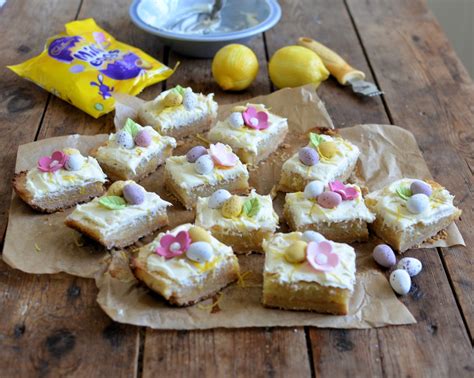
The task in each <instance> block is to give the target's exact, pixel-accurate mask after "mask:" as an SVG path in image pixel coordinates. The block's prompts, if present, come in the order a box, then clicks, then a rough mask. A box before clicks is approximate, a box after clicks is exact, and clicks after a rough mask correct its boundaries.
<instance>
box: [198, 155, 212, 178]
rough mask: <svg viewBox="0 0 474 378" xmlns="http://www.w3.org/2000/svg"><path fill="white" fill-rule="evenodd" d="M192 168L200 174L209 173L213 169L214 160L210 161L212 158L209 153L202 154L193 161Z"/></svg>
mask: <svg viewBox="0 0 474 378" xmlns="http://www.w3.org/2000/svg"><path fill="white" fill-rule="evenodd" d="M194 168H195V169H196V172H197V173H199V174H201V175H206V174H208V173H211V172H212V170H213V169H214V162H213V161H212V158H211V157H210V156H209V155H202V156H201V157H199V158H198V159H197V160H196V162H195V163H194Z"/></svg>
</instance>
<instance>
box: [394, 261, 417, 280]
mask: <svg viewBox="0 0 474 378" xmlns="http://www.w3.org/2000/svg"><path fill="white" fill-rule="evenodd" d="M397 268H398V269H404V270H406V271H407V273H408V275H409V276H410V277H415V276H416V275H417V274H418V273H420V272H421V269H423V265H422V264H421V261H420V260H418V259H415V258H414V257H404V258H403V259H400V261H399V262H398V264H397Z"/></svg>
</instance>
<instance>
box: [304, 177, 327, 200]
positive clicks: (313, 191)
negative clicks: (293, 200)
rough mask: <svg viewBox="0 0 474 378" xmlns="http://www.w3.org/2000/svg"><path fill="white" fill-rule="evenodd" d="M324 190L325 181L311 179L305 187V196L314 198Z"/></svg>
mask: <svg viewBox="0 0 474 378" xmlns="http://www.w3.org/2000/svg"><path fill="white" fill-rule="evenodd" d="M323 192H324V183H323V182H322V181H317V180H315V181H311V182H310V183H308V184H307V185H306V186H305V188H304V198H306V199H313V198H317V197H318V196H319V195H320V194H321V193H323Z"/></svg>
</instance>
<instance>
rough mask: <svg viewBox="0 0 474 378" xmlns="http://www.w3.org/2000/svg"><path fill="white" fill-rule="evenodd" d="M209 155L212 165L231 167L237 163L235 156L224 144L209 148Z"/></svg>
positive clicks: (212, 145)
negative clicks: (212, 161)
mask: <svg viewBox="0 0 474 378" xmlns="http://www.w3.org/2000/svg"><path fill="white" fill-rule="evenodd" d="M209 154H210V155H211V157H212V160H214V163H216V164H217V165H220V166H222V167H233V166H234V165H236V164H237V162H238V161H239V158H238V157H237V155H236V154H234V153H233V152H232V151H229V149H228V148H227V147H226V145H225V144H222V143H217V144H211V145H210V146H209Z"/></svg>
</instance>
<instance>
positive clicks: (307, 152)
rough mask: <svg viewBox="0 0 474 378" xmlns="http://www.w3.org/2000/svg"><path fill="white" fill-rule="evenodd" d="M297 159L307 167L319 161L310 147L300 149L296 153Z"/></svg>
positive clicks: (316, 154)
mask: <svg viewBox="0 0 474 378" xmlns="http://www.w3.org/2000/svg"><path fill="white" fill-rule="evenodd" d="M298 158H299V159H300V161H301V162H302V163H303V164H304V165H307V166H312V165H315V164H317V163H318V161H319V155H318V153H317V152H316V150H314V149H313V148H311V147H303V148H301V149H300V150H299V152H298Z"/></svg>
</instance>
